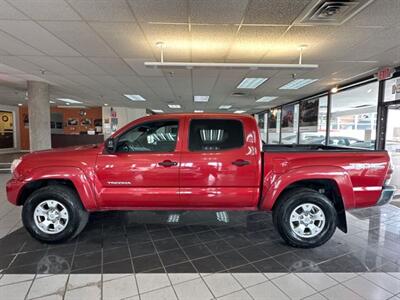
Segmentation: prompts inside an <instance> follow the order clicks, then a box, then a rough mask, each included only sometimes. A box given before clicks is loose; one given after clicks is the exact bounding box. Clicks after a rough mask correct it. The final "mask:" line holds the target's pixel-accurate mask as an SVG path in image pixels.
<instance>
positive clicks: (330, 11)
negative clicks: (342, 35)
mask: <svg viewBox="0 0 400 300" xmlns="http://www.w3.org/2000/svg"><path fill="white" fill-rule="evenodd" d="M373 1H374V0H333V1H332V0H331V1H330V0H321V1H318V2H317V4H316V5H314V6H313V7H312V8H311V9H309V10H306V13H305V14H303V15H302V16H301V17H300V18H299V19H298V20H299V21H298V22H296V23H300V24H304V25H324V24H325V25H341V24H343V23H344V22H346V21H348V20H349V19H351V18H352V17H353V16H355V15H356V14H357V13H358V12H360V11H361V10H362V9H364V8H365V7H366V6H367V5H369V4H370V3H372V2H373Z"/></svg>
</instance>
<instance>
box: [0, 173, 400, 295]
mask: <svg viewBox="0 0 400 300" xmlns="http://www.w3.org/2000/svg"><path fill="white" fill-rule="evenodd" d="M7 179H8V175H0V183H1V186H0V188H1V191H0V270H1V272H0V299H24V298H25V299H61V298H66V299H274V300H275V299H389V298H393V299H399V300H400V254H399V250H400V209H399V208H397V207H395V206H392V205H387V206H384V207H376V208H370V209H362V210H358V211H353V212H351V213H348V216H347V217H348V227H349V231H350V232H349V233H348V234H343V233H342V232H340V231H337V232H336V233H335V235H334V237H333V238H332V239H331V240H330V241H329V242H328V243H327V244H326V245H324V246H321V247H319V248H315V249H307V250H306V249H296V248H291V247H288V246H286V245H285V244H284V243H283V242H282V241H281V239H280V238H279V236H278V235H277V234H276V232H275V231H274V229H273V227H272V224H271V216H270V215H269V214H260V213H251V214H248V213H243V212H235V213H225V212H219V213H215V212H201V213H195V212H192V213H184V214H182V213H179V212H168V213H155V212H107V213H96V214H93V215H92V216H91V219H90V222H89V224H88V226H87V228H86V229H85V230H84V231H83V232H82V234H81V235H80V236H79V237H78V239H76V240H73V241H71V242H68V243H64V244H60V245H45V244H41V243H39V242H37V241H35V240H33V239H32V238H31V237H30V236H29V235H28V234H27V232H26V231H25V229H23V228H22V227H21V222H20V208H18V207H13V206H11V205H9V204H8V203H7V202H6V200H5V194H4V184H5V182H6V180H7Z"/></svg>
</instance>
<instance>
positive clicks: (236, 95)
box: [232, 92, 247, 97]
mask: <svg viewBox="0 0 400 300" xmlns="http://www.w3.org/2000/svg"><path fill="white" fill-rule="evenodd" d="M232 96H234V97H244V96H247V94H246V93H242V92H234V93H232Z"/></svg>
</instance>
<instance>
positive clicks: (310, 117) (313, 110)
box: [300, 99, 319, 132]
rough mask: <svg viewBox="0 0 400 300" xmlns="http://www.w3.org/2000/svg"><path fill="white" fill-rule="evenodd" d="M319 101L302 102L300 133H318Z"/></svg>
mask: <svg viewBox="0 0 400 300" xmlns="http://www.w3.org/2000/svg"><path fill="white" fill-rule="evenodd" d="M318 109H319V99H310V100H305V101H301V102H300V132H310V131H317V129H318Z"/></svg>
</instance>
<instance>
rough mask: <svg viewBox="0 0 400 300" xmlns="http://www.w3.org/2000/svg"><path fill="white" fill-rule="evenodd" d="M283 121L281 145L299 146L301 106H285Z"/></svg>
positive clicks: (283, 108)
mask: <svg viewBox="0 0 400 300" xmlns="http://www.w3.org/2000/svg"><path fill="white" fill-rule="evenodd" d="M281 119H282V120H281V134H282V135H281V144H297V129H298V126H299V104H289V105H285V106H283V107H282V118H281Z"/></svg>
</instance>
